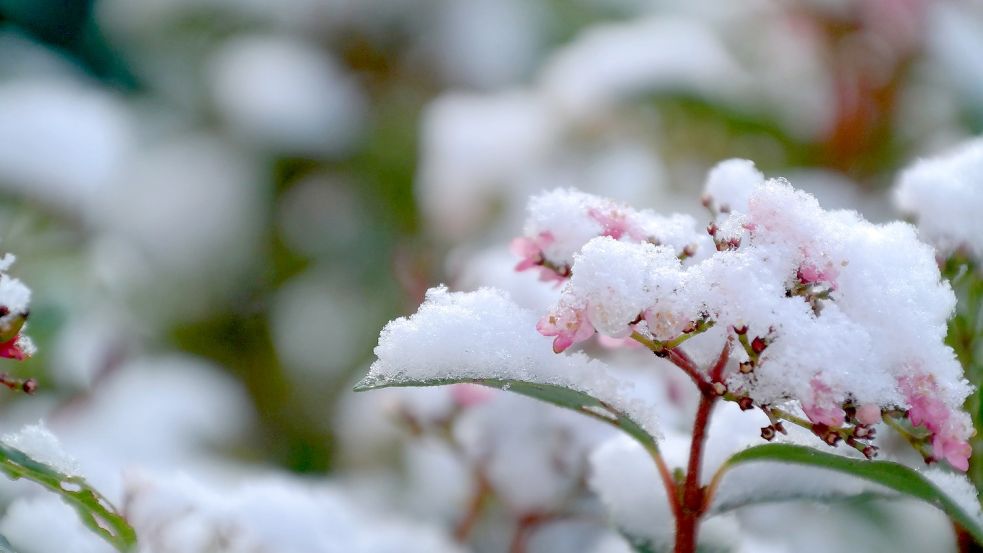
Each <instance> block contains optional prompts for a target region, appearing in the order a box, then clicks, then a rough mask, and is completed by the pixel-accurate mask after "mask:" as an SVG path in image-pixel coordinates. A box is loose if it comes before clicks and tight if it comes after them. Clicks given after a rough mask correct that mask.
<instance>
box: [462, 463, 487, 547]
mask: <svg viewBox="0 0 983 553" xmlns="http://www.w3.org/2000/svg"><path fill="white" fill-rule="evenodd" d="M475 473H476V474H475V479H476V480H477V487H476V488H475V490H474V493H473V494H472V495H471V501H470V502H469V503H468V509H467V511H466V512H465V515H464V518H462V519H461V521H460V522H458V523H457V526H456V527H455V528H454V540H455V541H457V543H465V542H467V541H468V538H469V537H470V536H471V531H472V530H474V527H475V525H476V524H477V522H478V518H479V517H480V516H481V511H482V508H483V507H484V506H485V503H487V499H488V496H489V495H490V494H491V491H492V489H491V486H490V485H489V484H488V479H487V478H485V474H484V471H483V470H480V469H479V470H477V471H475Z"/></svg>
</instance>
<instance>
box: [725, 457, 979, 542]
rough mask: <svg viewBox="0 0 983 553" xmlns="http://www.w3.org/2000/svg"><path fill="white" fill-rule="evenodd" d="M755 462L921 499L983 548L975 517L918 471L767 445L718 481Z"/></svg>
mask: <svg viewBox="0 0 983 553" xmlns="http://www.w3.org/2000/svg"><path fill="white" fill-rule="evenodd" d="M753 461H776V462H782V463H792V464H798V465H808V466H813V467H817V468H822V469H827V470H832V471H837V472H842V473H845V474H849V475H851V476H855V477H857V478H862V479H864V480H867V481H869V482H873V483H875V484H880V485H881V486H884V487H886V488H888V489H890V490H893V491H895V492H898V493H900V494H903V495H907V496H909V497H914V498H916V499H921V500H922V501H925V502H927V503H929V504H931V505H934V506H935V507H937V508H938V509H940V510H942V511H943V512H944V513H945V514H947V515H949V518H950V519H952V520H953V521H954V522H956V523H957V524H958V525H959V526H961V527H962V528H963V529H965V530H966V532H968V533H969V534H970V535H972V536H973V539H975V540H976V541H977V542H978V543H981V544H983V527H981V526H980V522H979V521H977V520H976V519H975V518H974V517H973V515H972V514H970V513H967V512H966V511H964V510H963V509H962V507H960V506H959V504H958V503H956V501H954V500H953V499H952V498H950V497H949V496H948V495H946V493H945V492H943V491H942V490H941V489H939V487H938V486H936V485H935V484H933V483H932V482H931V481H930V480H928V479H927V478H925V477H924V476H922V475H921V474H920V473H919V472H918V471H916V470H914V469H911V468H909V467H906V466H904V465H901V464H898V463H895V462H892V461H868V460H866V459H850V458H847V457H841V456H839V455H834V454H832V453H825V452H822V451H818V450H815V449H812V448H810V447H805V446H800V445H792V444H765V445H759V446H755V447H751V448H748V449H745V450H744V451H741V452H739V453H737V454H735V455H734V456H732V457H731V458H730V459H728V460H727V462H726V463H724V465H723V466H722V467H721V468H720V471H719V472H718V473H717V475H715V476H714V480H719V479H720V478H721V477H722V476H723V474H724V473H726V471H727V470H729V469H731V468H733V467H735V466H737V465H740V464H744V463H750V462H753Z"/></svg>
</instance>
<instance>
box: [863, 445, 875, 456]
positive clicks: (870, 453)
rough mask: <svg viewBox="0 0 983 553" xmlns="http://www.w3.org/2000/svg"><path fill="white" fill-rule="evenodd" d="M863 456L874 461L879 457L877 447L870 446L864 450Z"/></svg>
mask: <svg viewBox="0 0 983 553" xmlns="http://www.w3.org/2000/svg"><path fill="white" fill-rule="evenodd" d="M863 454H864V457H866V458H868V459H873V458H874V457H877V447H876V446H872V445H869V446H867V447H865V448H864V451H863Z"/></svg>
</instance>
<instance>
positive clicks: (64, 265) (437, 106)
mask: <svg viewBox="0 0 983 553" xmlns="http://www.w3.org/2000/svg"><path fill="white" fill-rule="evenodd" d="M981 52H983V4H981V3H980V2H970V1H966V2H957V1H952V2H946V1H941V0H939V1H929V0H867V1H863V2H848V1H845V0H844V1H841V0H802V1H791V2H776V1H768V0H751V1H746V2H717V1H712V0H678V1H676V0H648V1H646V0H575V1H559V0H536V1H532V0H402V1H396V0H388V1H387V0H277V1H273V0H197V1H193V0H98V1H95V0H0V199H2V201H0V237H2V244H0V249H2V250H3V251H8V252H11V253H14V254H15V255H16V256H17V257H18V262H17V264H16V265H15V266H14V268H13V269H12V274H13V275H15V276H17V277H18V278H20V279H22V280H23V281H24V282H25V283H26V284H28V286H30V287H31V288H32V289H33V292H34V296H33V302H32V315H31V322H30V328H29V334H31V335H32V337H33V338H34V340H35V342H36V343H37V345H38V347H39V353H38V354H37V355H36V356H35V357H34V358H32V359H30V360H29V361H27V362H25V363H22V364H14V363H7V364H5V365H4V366H3V367H0V369H2V370H6V371H12V372H14V373H15V374H18V375H20V376H34V377H36V378H38V379H39V380H40V384H41V387H40V391H39V393H38V394H37V395H36V396H34V397H20V396H15V395H13V394H10V395H5V396H4V397H2V398H0V411H2V417H0V421H2V422H0V426H2V428H4V429H16V428H19V427H20V426H21V425H23V424H25V423H31V422H36V421H37V420H38V419H42V418H43V419H45V420H46V421H47V424H48V426H49V427H50V428H51V429H52V431H53V432H54V433H55V434H57V435H58V436H59V437H60V438H61V439H62V441H63V442H64V444H65V448H66V449H67V450H68V451H69V452H70V453H72V454H73V455H75V456H77V457H78V458H79V460H80V462H81V464H82V468H83V471H85V472H87V473H88V475H89V476H90V478H91V479H92V480H93V481H94V482H95V483H96V484H97V485H98V486H100V487H101V488H102V489H104V490H106V492H107V494H108V495H110V497H113V498H119V497H121V496H122V494H123V490H124V489H130V488H128V487H127V486H130V484H127V483H126V481H125V480H124V479H122V478H121V476H120V471H121V470H123V469H126V468H129V467H133V466H138V467H142V468H143V469H147V470H160V471H174V470H180V471H182V472H187V473H189V474H192V475H197V477H198V478H200V479H205V480H207V481H210V482H215V481H221V482H225V481H230V482H231V481H235V480H236V478H237V475H242V474H253V473H255V472H256V471H262V472H263V473H264V474H277V475H281V476H282V477H284V478H314V479H317V480H318V481H321V480H325V479H327V480H328V481H331V482H334V483H335V484H332V485H333V486H334V485H336V486H339V487H341V488H343V489H345V490H348V491H346V492H345V493H346V494H349V496H353V497H357V498H360V499H358V500H357V501H359V502H361V503H360V504H364V505H371V506H373V507H372V508H379V509H388V510H392V511H395V512H397V513H402V514H400V516H404V515H405V514H406V513H408V512H410V513H412V514H413V515H414V516H417V517H422V518H425V519H427V520H428V524H430V523H432V524H433V525H434V526H435V527H437V528H439V529H441V530H439V532H442V533H444V534H447V535H451V534H453V535H451V536H450V537H451V538H453V537H457V538H459V539H458V540H457V541H460V542H463V543H466V544H467V543H470V545H471V546H474V547H475V548H476V549H478V550H487V551H496V550H503V549H504V546H503V545H502V544H501V543H500V541H501V540H499V539H498V538H495V537H494V534H495V533H494V532H489V536H490V537H486V538H484V540H485V541H484V542H482V541H481V539H478V538H475V540H471V538H470V537H468V538H467V539H464V538H463V537H462V536H461V535H460V534H461V533H462V532H463V533H464V534H465V536H466V535H467V534H468V533H469V532H470V529H468V528H463V529H462V527H461V526H462V521H461V520H460V519H461V517H462V516H463V515H462V514H461V513H464V512H467V505H468V504H469V503H468V499H467V497H468V496H469V494H468V493H466V492H461V493H459V494H458V495H454V494H453V493H450V492H448V493H450V495H449V496H441V495H440V494H439V493H438V491H439V490H437V488H439V487H440V485H441V484H442V485H445V486H446V485H448V484H447V483H446V482H442V483H441V482H439V480H441V478H440V477H438V476H439V474H440V473H442V474H444V476H445V477H446V475H447V474H457V472H454V471H453V470H451V471H450V472H446V471H445V469H433V470H431V472H433V471H434V470H436V472H437V473H438V476H434V475H433V474H430V476H426V475H423V476H420V474H421V469H419V465H421V464H422V465H428V466H438V467H444V466H445V465H441V464H440V463H442V462H443V461H440V459H443V458H444V457H441V456H440V455H444V454H440V455H437V454H434V453H432V452H431V453H413V454H407V453H406V450H405V445H406V442H407V441H408V440H412V439H414V438H413V436H414V435H418V434H419V433H420V428H419V424H418V423H419V420H418V419H419V418H420V416H419V414H418V413H417V414H415V415H413V416H402V415H400V413H402V414H403V415H405V414H406V411H401V410H400V409H398V408H397V409H394V408H393V407H392V402H394V401H395V402H397V403H398V402H399V401H405V400H400V399H398V398H396V397H395V396H393V395H387V396H385V397H384V398H382V399H380V397H373V396H370V395H367V394H366V395H359V396H355V395H354V394H352V393H351V392H350V390H351V386H352V384H353V383H354V381H356V380H357V379H358V378H359V377H360V376H361V375H362V374H364V372H365V370H366V368H367V366H368V364H369V363H370V362H371V360H372V347H373V346H374V345H375V342H376V339H377V336H378V331H379V329H380V328H381V327H382V326H383V325H384V323H385V322H386V321H388V320H389V319H391V318H393V317H396V316H400V315H405V314H408V313H411V312H413V311H414V310H415V308H416V306H417V305H418V304H419V302H420V301H421V299H422V294H423V292H424V291H425V290H426V288H427V287H428V286H432V285H436V284H438V283H441V282H446V283H448V284H450V285H452V286H456V287H459V288H466V287H469V286H474V285H478V284H491V283H495V282H494V279H495V278H498V279H504V278H508V277H506V276H495V277H494V278H492V276H490V275H493V274H504V273H506V272H507V271H509V270H510V268H511V265H512V264H513V261H510V260H509V258H508V256H507V253H506V249H505V248H506V245H507V243H508V239H509V238H510V237H511V236H513V235H517V234H518V233H519V231H520V229H521V221H522V218H523V208H524V204H525V201H526V198H527V197H528V196H529V194H531V193H533V192H535V191H538V190H541V189H545V188H552V187H556V186H576V187H578V188H580V189H582V190H585V191H589V192H593V193H598V194H603V195H607V196H612V197H615V198H618V199H622V200H625V201H627V202H631V203H633V204H635V205H636V206H639V207H651V208H654V209H656V210H657V211H661V212H667V213H668V212H672V211H685V212H691V213H694V214H698V215H699V214H700V211H699V210H700V206H699V202H698V201H697V197H698V194H699V190H700V188H701V186H702V182H703V178H704V175H705V172H706V170H707V169H708V168H709V167H711V166H712V165H713V164H715V163H716V162H718V161H720V160H722V159H725V158H729V157H746V158H749V159H753V160H755V162H756V163H757V164H758V167H759V168H760V169H762V170H763V171H764V172H765V173H766V175H768V176H779V175H781V176H786V177H788V178H789V179H790V180H791V181H792V182H793V183H795V184H796V186H798V187H801V188H804V189H807V190H809V191H811V192H813V193H815V194H816V195H817V196H818V197H819V198H820V201H821V202H823V204H824V205H825V206H826V207H832V208H839V207H850V208H854V209H858V210H860V211H861V212H863V213H864V214H865V215H866V216H867V217H868V218H870V219H872V220H877V221H880V220H885V219H890V218H895V217H897V214H896V213H895V212H894V209H893V207H892V205H891V203H890V201H888V199H887V198H888V195H887V194H886V190H887V188H888V187H889V186H890V185H891V184H892V183H893V181H894V178H895V176H896V174H897V173H898V171H899V170H900V169H901V168H902V167H904V166H905V165H906V164H908V163H909V162H910V161H911V160H914V159H916V158H918V157H919V156H923V155H929V154H932V153H935V152H937V151H940V150H942V149H944V148H946V147H947V146H950V145H952V144H954V143H956V142H959V141H960V140H963V139H965V138H966V137H968V136H972V135H975V134H979V133H980V132H981V131H983V56H981V55H980V53H981ZM701 217H703V216H702V215H701ZM701 220H702V219H701ZM406 397H409V396H406ZM414 397H415V396H414ZM423 397H424V396H420V398H423ZM441 401H444V399H443V398H436V399H434V398H430V399H425V400H424V399H420V400H419V401H418V403H420V405H416V406H415V407H414V409H417V410H419V409H423V410H426V409H428V407H421V405H424V404H425V405H433V404H435V403H434V402H436V404H440V402H441ZM462 401H465V403H466V400H462ZM442 408H443V407H440V409H442ZM433 409H438V407H433ZM393 413H397V414H396V415H393ZM411 414H412V413H411ZM394 418H395V419H398V420H397V422H395V423H392V424H389V425H388V426H386V424H388V423H386V424H384V423H383V422H381V420H382V419H389V420H390V421H391V419H394ZM414 433H416V434H414ZM427 455H430V456H429V457H428V456H427ZM581 457H582V455H581ZM446 466H450V465H446ZM414 467H416V468H414ZM447 470H449V469H447ZM455 470H457V469H455ZM423 472H426V471H423ZM458 472H460V471H459V470H458ZM290 474H294V475H304V476H297V477H294V476H283V475H290ZM205 475H207V476H205ZM428 478H429V479H428ZM462 486H464V488H467V485H463V484H462ZM393 489H396V490H399V493H398V494H394V493H393V492H392V490H393ZM18 490H19V488H18ZM352 490H355V491H352ZM414 490H416V491H414ZM420 490H429V491H424V492H422V493H423V495H426V494H427V493H430V492H433V494H434V497H436V498H438V499H439V501H438V500H437V499H435V500H434V505H430V506H429V507H426V508H423V507H420V506H419V502H418V500H419V499H420V495H421V493H420ZM435 490H437V491H435ZM20 493H21V492H20V491H9V492H5V495H4V497H5V498H6V499H4V501H5V502H8V503H11V502H13V503H14V504H15V505H16V502H17V501H23V500H22V499H18V498H20V497H21V495H19V494H20ZM455 493H456V492H455ZM397 496H398V499H397V498H396V497H397ZM451 496H453V498H455V499H453V500H452V499H447V497H451ZM458 496H460V497H458ZM346 497H348V496H346ZM407 497H410V498H416V499H406V498H407ZM366 498H367V499H366ZM441 498H442V499H441ZM435 505H436V506H435ZM24 509H27V508H26V507H24ZM428 509H429V510H428ZM22 510H23V509H22ZM506 510H508V509H506ZM28 511H30V510H29V509H27V511H25V512H28ZM512 512H519V513H525V514H524V515H523V516H526V515H528V514H529V512H531V511H529V512H527V511H523V510H522V509H518V510H516V509H512ZM536 512H539V511H536ZM15 515H17V511H16V509H12V508H11V509H8V515H6V518H5V520H6V522H3V523H0V531H2V532H3V533H4V534H6V535H8V538H10V539H11V541H12V542H14V541H16V540H15V538H16V537H17V536H16V534H18V532H27V530H26V529H27V528H28V526H27V525H26V523H24V522H23V521H22V522H18V520H26V518H25V519H16V516H15ZM24 516H25V517H27V518H31V517H28V516H27V515H24ZM503 516H504V515H503ZM36 518H37V517H36V516H35V517H34V519H36ZM520 519H521V517H520ZM455 525H456V526H455ZM138 530H139V528H138ZM543 539H545V538H543ZM496 540H498V541H496ZM449 541H453V539H451V540H449ZM472 541H473V543H472ZM31 543H32V542H31V541H30V540H27V545H26V546H21V547H22V550H23V551H25V552H27V553H31V551H39V552H40V551H45V548H44V547H42V546H39V545H37V543H34V545H31ZM512 543H513V545H514V540H513V542H512ZM482 544H484V545H482ZM15 545H16V544H15ZM32 547H33V548H34V549H32ZM540 547H541V550H544V551H547V550H552V549H550V548H549V547H548V546H545V545H541V546H540ZM49 550H50V551H55V550H57V549H49ZM157 550H158V551H165V550H166V548H163V547H161V548H159V549H157ZM216 550H217V549H216ZM286 550H287V549H281V550H280V551H286ZM297 550H298V551H301V550H302V549H297ZM382 550H386V549H385V548H383V549H380V551H382ZM390 550H392V551H396V550H399V549H390ZM430 550H433V551H436V550H437V549H436V548H434V549H430ZM870 550H871V551H873V549H870ZM93 551H96V549H93ZM223 551H224V549H223ZM290 551H293V550H290ZM308 551H314V550H313V549H309V550H308Z"/></svg>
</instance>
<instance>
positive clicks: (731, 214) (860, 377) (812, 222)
mask: <svg viewBox="0 0 983 553" xmlns="http://www.w3.org/2000/svg"><path fill="white" fill-rule="evenodd" d="M706 192H707V194H706V196H705V197H704V205H706V206H707V207H708V208H709V209H710V210H711V212H712V215H713V221H712V222H711V223H710V225H709V226H708V228H707V233H706V234H704V235H703V236H698V235H697V234H696V233H695V232H694V231H693V230H692V229H693V228H694V224H693V222H692V220H691V219H689V218H678V217H677V218H662V217H658V216H654V215H652V214H650V213H648V212H636V211H634V210H631V209H629V208H626V207H622V206H618V205H617V204H615V203H614V202H611V201H609V200H604V199H601V198H596V197H593V196H589V195H586V194H581V193H577V192H573V191H568V190H558V191H554V192H549V193H546V194H543V195H541V196H538V197H536V198H534V199H533V200H532V202H531V204H530V208H529V212H530V219H529V222H528V223H527V225H526V234H525V236H524V237H523V238H520V239H519V242H518V243H521V244H523V245H524V247H523V249H522V253H523V254H524V257H523V260H522V261H521V262H520V264H519V266H518V267H517V268H518V269H520V270H522V269H528V268H532V267H539V268H540V269H541V270H543V271H552V275H551V276H552V277H553V278H557V279H562V280H564V281H565V284H564V286H563V288H562V290H561V294H560V298H559V300H558V302H557V303H556V305H555V306H554V308H553V309H552V310H551V311H550V312H549V313H548V314H547V315H546V316H545V317H543V318H542V320H540V322H539V324H538V326H537V329H538V330H539V332H540V333H541V334H543V335H545V336H551V337H553V338H554V342H553V349H554V351H556V352H561V351H563V350H565V349H567V348H569V347H570V346H572V345H573V344H574V343H576V342H582V341H584V340H588V339H590V338H591V337H592V336H593V335H594V334H595V332H596V333H600V334H601V335H603V336H607V337H611V338H624V337H627V336H631V337H632V338H635V340H636V341H639V342H642V343H644V344H646V345H648V346H649V347H650V348H651V349H652V350H653V351H654V352H655V353H657V354H660V355H663V356H668V355H676V356H677V357H678V356H679V355H684V354H681V353H679V350H676V348H677V346H679V345H680V344H681V343H682V342H683V341H687V353H688V354H689V355H691V356H693V358H695V359H698V360H711V359H713V358H714V357H715V356H716V355H717V352H719V351H720V348H721V345H722V344H725V343H734V344H740V346H739V347H737V348H736V352H735V353H734V354H733V355H731V357H730V361H729V363H728V364H727V366H726V367H725V368H724V370H723V371H722V372H721V373H720V375H719V377H717V376H713V375H695V378H696V379H697V381H698V383H700V384H701V386H710V387H712V388H713V389H714V390H716V393H718V394H719V395H724V396H725V397H726V398H727V399H731V400H733V401H737V402H739V403H740V404H741V406H742V407H743V408H747V409H750V408H752V407H754V406H757V407H759V408H761V409H762V410H764V411H765V413H766V414H768V415H769V417H770V418H771V419H772V421H773V423H775V424H773V425H772V426H770V427H766V428H765V429H763V431H762V435H763V436H764V437H766V438H771V437H773V436H774V433H775V432H776V431H779V432H780V431H782V430H783V428H782V426H781V423H780V422H778V421H777V419H778V418H780V417H778V416H777V414H780V413H786V414H789V413H787V412H786V411H785V410H784V409H787V408H791V409H792V410H793V411H794V410H798V409H801V412H802V413H804V415H805V417H806V421H805V422H806V423H807V424H809V426H810V429H811V430H812V431H813V432H814V433H815V434H817V435H818V436H820V437H821V438H822V439H823V440H825V441H826V442H827V443H829V444H830V445H835V444H836V443H837V442H839V441H840V440H843V441H845V442H847V443H848V444H849V445H851V446H853V447H854V448H856V449H857V450H859V451H862V452H863V453H864V454H865V455H867V456H872V455H873V454H874V453H875V452H876V448H875V447H873V446H872V445H870V443H869V442H870V440H871V439H872V438H873V434H874V433H873V429H872V428H871V426H872V425H874V424H876V423H878V422H879V421H880V420H881V419H882V417H884V418H885V420H886V419H891V423H892V424H895V425H899V428H906V427H905V426H904V425H905V424H908V425H914V426H918V427H923V428H924V429H926V430H927V431H928V432H929V433H930V442H931V445H932V452H931V453H928V452H927V450H926V451H925V452H924V453H925V456H926V458H927V459H928V460H936V459H943V458H944V459H946V460H947V461H949V463H950V464H952V465H953V466H954V467H956V468H959V469H962V470H965V469H966V468H967V463H968V456H969V446H968V444H967V440H968V438H969V437H970V436H971V435H972V433H973V428H972V424H971V422H970V419H969V416H968V415H967V414H966V413H965V412H963V411H962V410H961V405H962V404H963V401H964V400H965V398H966V397H967V395H968V394H969V392H970V386H969V384H968V383H967V382H966V381H965V380H964V379H963V377H962V369H961V367H960V365H959V364H958V362H957V361H956V359H955V357H954V354H953V352H952V350H951V349H950V348H949V347H948V346H946V345H945V344H944V342H943V340H944V337H945V335H946V321H947V319H948V317H949V316H950V314H951V312H952V309H953V306H954V302H955V298H954V296H953V293H952V291H951V289H950V288H949V286H948V284H947V283H946V282H944V281H942V280H941V277H940V274H939V269H938V267H937V265H936V262H935V258H934V253H933V251H932V249H931V248H930V247H929V246H927V245H925V244H923V243H922V242H920V241H919V240H918V238H917V236H916V232H915V229H914V228H913V227H912V226H911V225H908V224H905V223H890V224H886V225H875V224H872V223H869V222H867V221H866V220H864V219H863V218H862V217H860V216H859V215H858V214H857V213H855V212H847V211H826V210H823V209H822V208H821V207H820V206H819V204H818V202H817V201H816V199H815V198H814V197H812V196H811V195H808V194H806V193H803V192H800V191H797V190H795V189H793V188H792V187H791V186H790V185H789V184H788V183H787V182H785V181H783V180H767V181H766V180H765V179H764V177H763V176H762V175H761V174H760V173H759V172H758V171H757V170H756V169H755V168H754V166H753V164H751V163H750V162H747V161H743V160H730V161H727V162H724V163H722V164H721V165H720V166H718V167H717V168H716V169H715V170H714V171H713V172H711V174H710V177H709V178H708V183H707V190H706ZM711 240H712V243H715V244H716V248H715V251H714V249H713V248H709V247H707V246H706V245H707V244H708V243H710V241H711ZM683 260H685V261H683ZM691 339H692V341H690V340H691ZM677 360H678V361H680V362H687V366H688V367H695V366H697V365H698V364H697V363H692V362H688V360H687V359H677ZM702 365H706V363H702ZM789 416H790V417H796V415H793V414H789ZM902 423H903V424H902ZM916 434H917V432H915V433H913V434H912V435H913V436H914V435H916ZM926 443H927V442H926Z"/></svg>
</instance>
